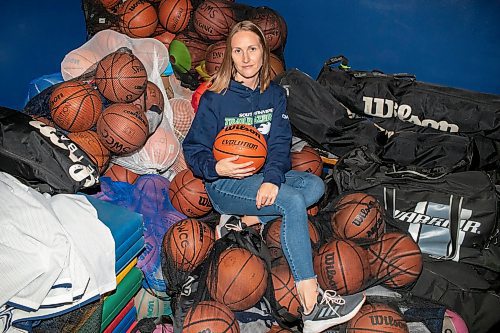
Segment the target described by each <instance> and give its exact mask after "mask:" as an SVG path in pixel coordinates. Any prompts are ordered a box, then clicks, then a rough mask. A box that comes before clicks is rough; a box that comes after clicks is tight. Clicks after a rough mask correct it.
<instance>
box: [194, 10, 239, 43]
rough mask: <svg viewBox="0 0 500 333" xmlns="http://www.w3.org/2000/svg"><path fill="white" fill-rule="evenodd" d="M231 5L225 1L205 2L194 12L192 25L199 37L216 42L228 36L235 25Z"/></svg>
mask: <svg viewBox="0 0 500 333" xmlns="http://www.w3.org/2000/svg"><path fill="white" fill-rule="evenodd" d="M233 6H234V5H233V4H232V3H231V2H229V1H225V0H206V1H204V2H202V3H201V4H200V5H199V6H198V8H196V10H195V11H194V16H193V25H194V28H195V30H196V32H197V33H199V34H200V36H202V37H204V38H206V39H209V40H213V41H217V40H221V39H224V38H225V37H227V35H228V34H229V31H230V30H231V27H232V26H233V25H234V24H235V23H236V17H235V13H234V11H233Z"/></svg>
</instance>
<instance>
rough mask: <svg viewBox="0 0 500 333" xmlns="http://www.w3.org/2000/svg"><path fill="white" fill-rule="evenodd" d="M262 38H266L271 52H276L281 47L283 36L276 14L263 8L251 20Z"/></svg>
mask: <svg viewBox="0 0 500 333" xmlns="http://www.w3.org/2000/svg"><path fill="white" fill-rule="evenodd" d="M252 22H253V23H255V24H256V25H257V26H258V27H259V28H260V30H262V33H263V34H264V37H266V41H267V45H268V46H269V49H270V50H271V51H273V50H276V49H277V48H279V47H280V46H282V45H283V42H284V40H285V36H284V35H283V32H282V31H281V30H282V23H281V20H280V18H279V16H278V15H277V14H275V13H274V12H273V11H272V10H270V9H267V8H265V9H264V10H261V11H260V12H258V13H257V15H256V16H255V17H254V18H253V19H252Z"/></svg>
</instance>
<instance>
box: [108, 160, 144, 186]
mask: <svg viewBox="0 0 500 333" xmlns="http://www.w3.org/2000/svg"><path fill="white" fill-rule="evenodd" d="M104 176H106V177H109V178H111V180H112V181H114V182H124V183H129V184H133V183H135V181H136V180H137V177H139V175H138V174H136V173H135V172H133V171H131V170H129V169H127V168H125V167H122V166H121V165H118V164H113V165H112V166H110V167H109V168H108V169H107V170H106V172H104Z"/></svg>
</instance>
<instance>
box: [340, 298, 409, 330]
mask: <svg viewBox="0 0 500 333" xmlns="http://www.w3.org/2000/svg"><path fill="white" fill-rule="evenodd" d="M346 332H349V333H367V332H384V333H408V332H409V330H408V325H407V324H406V321H405V320H404V319H403V317H402V316H401V314H400V313H399V311H397V310H395V309H393V308H392V307H390V306H389V305H387V304H381V303H374V304H365V305H363V306H362V307H361V309H360V310H359V312H358V313H357V314H356V315H355V316H354V317H353V318H352V319H351V320H349V321H348V322H347V328H346Z"/></svg>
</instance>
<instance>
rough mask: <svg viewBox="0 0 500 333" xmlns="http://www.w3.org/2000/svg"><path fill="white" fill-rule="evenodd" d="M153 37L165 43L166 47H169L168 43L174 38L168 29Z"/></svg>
mask: <svg viewBox="0 0 500 333" xmlns="http://www.w3.org/2000/svg"><path fill="white" fill-rule="evenodd" d="M153 38H154V39H157V40H159V41H160V42H162V43H163V45H165V47H166V48H167V50H168V48H169V47H170V43H171V42H172V41H173V40H174V38H175V34H173V33H171V32H169V31H164V32H162V33H160V34H158V35H156V36H154V37H153Z"/></svg>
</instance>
